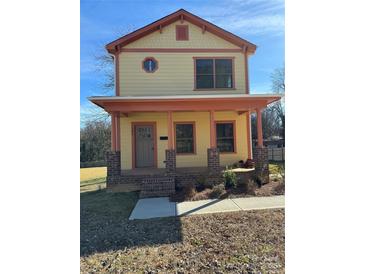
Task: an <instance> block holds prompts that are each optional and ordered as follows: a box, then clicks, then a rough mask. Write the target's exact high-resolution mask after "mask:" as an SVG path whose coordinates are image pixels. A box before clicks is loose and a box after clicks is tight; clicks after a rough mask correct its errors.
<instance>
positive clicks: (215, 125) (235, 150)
mask: <svg viewBox="0 0 365 274" xmlns="http://www.w3.org/2000/svg"><path fill="white" fill-rule="evenodd" d="M217 124H233V151H230V152H221V151H219V153H220V154H236V153H237V134H236V120H219V121H214V127H215V143H216V146H217V148H218V136H217Z"/></svg>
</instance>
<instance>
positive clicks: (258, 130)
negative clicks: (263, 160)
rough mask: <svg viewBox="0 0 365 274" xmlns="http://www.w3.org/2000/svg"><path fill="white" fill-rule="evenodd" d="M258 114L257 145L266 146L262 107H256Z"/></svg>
mask: <svg viewBox="0 0 365 274" xmlns="http://www.w3.org/2000/svg"><path fill="white" fill-rule="evenodd" d="M256 114H257V146H258V147H260V148H261V147H264V142H263V138H262V115H261V109H259V108H258V109H256Z"/></svg>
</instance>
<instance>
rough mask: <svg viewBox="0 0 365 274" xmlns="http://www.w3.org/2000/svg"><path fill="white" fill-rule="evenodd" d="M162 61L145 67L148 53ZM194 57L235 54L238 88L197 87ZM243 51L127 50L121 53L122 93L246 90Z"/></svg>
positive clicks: (127, 94)
mask: <svg viewBox="0 0 365 274" xmlns="http://www.w3.org/2000/svg"><path fill="white" fill-rule="evenodd" d="M151 56H152V57H154V58H155V59H156V60H157V61H158V69H157V70H156V71H155V72H154V73H146V72H145V71H144V70H143V69H142V61H143V60H144V59H145V58H146V57H151ZM193 57H234V72H235V76H234V77H235V87H236V89H235V90H204V91H203V90H200V91H195V90H194V59H193ZM244 62H245V61H244V56H243V54H242V53H240V52H237V53H232V52H230V53H202V52H197V53H146V52H123V53H122V54H121V56H120V70H119V77H120V78H119V79H120V94H121V96H141V95H146V96H151V95H200V94H243V93H245V84H244V83H245V77H244V75H245V66H244Z"/></svg>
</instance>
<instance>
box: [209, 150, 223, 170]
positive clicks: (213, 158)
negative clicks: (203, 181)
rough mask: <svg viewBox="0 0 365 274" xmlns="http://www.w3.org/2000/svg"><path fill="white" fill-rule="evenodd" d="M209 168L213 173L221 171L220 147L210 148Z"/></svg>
mask: <svg viewBox="0 0 365 274" xmlns="http://www.w3.org/2000/svg"><path fill="white" fill-rule="evenodd" d="M207 155H208V168H209V170H210V171H211V172H213V173H218V172H220V163H219V149H218V148H208V150H207Z"/></svg>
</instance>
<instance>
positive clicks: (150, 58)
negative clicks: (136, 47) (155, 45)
mask: <svg viewBox="0 0 365 274" xmlns="http://www.w3.org/2000/svg"><path fill="white" fill-rule="evenodd" d="M147 60H153V61H155V62H156V67H155V69H154V70H152V71H148V70H145V68H144V62H146V61H147ZM142 69H143V71H144V72H146V73H154V72H155V71H156V70H158V61H157V60H156V58H154V57H146V58H144V59H143V60H142Z"/></svg>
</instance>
